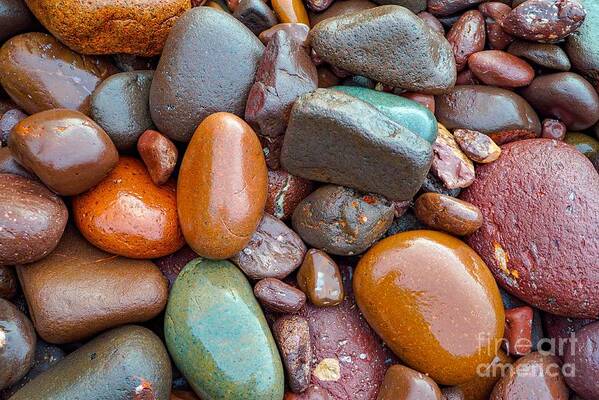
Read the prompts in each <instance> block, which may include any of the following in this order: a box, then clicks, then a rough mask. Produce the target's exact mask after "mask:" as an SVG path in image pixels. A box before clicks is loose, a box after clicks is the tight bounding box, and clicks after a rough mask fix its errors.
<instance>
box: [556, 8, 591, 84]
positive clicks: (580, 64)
mask: <svg viewBox="0 0 599 400" xmlns="http://www.w3.org/2000/svg"><path fill="white" fill-rule="evenodd" d="M579 2H580V3H581V4H582V5H583V7H584V9H585V11H586V13H587V16H586V18H585V21H584V22H583V23H582V25H581V26H580V28H579V29H578V30H577V31H576V32H574V33H572V34H571V35H570V36H568V38H567V39H566V44H565V46H564V49H565V50H566V52H567V53H568V57H569V58H570V61H571V62H572V65H573V66H574V68H575V69H576V70H578V71H580V72H581V73H582V74H583V75H584V76H586V77H587V78H589V79H590V80H591V82H592V83H593V84H594V86H595V88H599V43H598V42H597V40H596V38H597V36H598V35H599V3H597V2H596V1H593V0H579Z"/></svg>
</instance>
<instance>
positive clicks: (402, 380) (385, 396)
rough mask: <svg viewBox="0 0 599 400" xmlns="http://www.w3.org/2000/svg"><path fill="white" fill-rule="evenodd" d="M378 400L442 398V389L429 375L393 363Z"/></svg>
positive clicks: (430, 399)
mask: <svg viewBox="0 0 599 400" xmlns="http://www.w3.org/2000/svg"><path fill="white" fill-rule="evenodd" d="M376 400H441V390H440V389H439V386H437V384H436V383H435V381H433V380H432V379H431V378H429V377H428V376H426V375H424V374H421V373H420V372H418V371H414V370H413V369H411V368H408V367H404V366H403V365H392V366H390V367H389V369H388V370H387V372H386V373H385V379H384V380H383V383H382V384H381V389H380V391H379V395H378V397H377V398H376Z"/></svg>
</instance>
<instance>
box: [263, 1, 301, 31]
mask: <svg viewBox="0 0 599 400" xmlns="http://www.w3.org/2000/svg"><path fill="white" fill-rule="evenodd" d="M271 4H272V8H273V9H274V10H275V13H277V16H278V17H279V21H281V22H283V23H296V24H304V25H310V19H309V17H308V12H307V11H306V7H304V3H303V2H302V1H301V0H272V1H271Z"/></svg>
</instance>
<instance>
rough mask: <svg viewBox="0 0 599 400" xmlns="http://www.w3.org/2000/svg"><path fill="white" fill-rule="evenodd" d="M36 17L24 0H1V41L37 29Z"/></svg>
mask: <svg viewBox="0 0 599 400" xmlns="http://www.w3.org/2000/svg"><path fill="white" fill-rule="evenodd" d="M37 25H38V24H37V23H36V21H35V18H34V17H33V15H32V14H31V11H29V8H27V5H26V4H25V1H23V0H2V1H0V27H1V28H0V43H3V42H4V41H6V40H8V39H10V38H11V37H13V36H15V35H17V34H19V33H22V32H30V31H33V30H35V29H36V27H37Z"/></svg>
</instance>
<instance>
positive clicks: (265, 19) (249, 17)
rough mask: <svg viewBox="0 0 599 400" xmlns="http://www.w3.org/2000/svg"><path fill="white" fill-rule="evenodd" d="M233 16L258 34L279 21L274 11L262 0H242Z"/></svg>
mask: <svg viewBox="0 0 599 400" xmlns="http://www.w3.org/2000/svg"><path fill="white" fill-rule="evenodd" d="M233 16H234V17H235V18H237V19H238V20H239V21H241V23H242V24H244V25H245V26H247V27H248V29H249V30H250V31H252V32H253V33H254V35H256V36H258V35H259V34H260V32H262V31H265V30H267V29H268V28H270V27H272V26H274V25H276V24H277V22H278V21H277V16H276V15H275V13H274V11H273V10H271V9H270V7H268V5H267V4H266V3H264V2H263V1H262V0H241V1H240V2H239V5H238V6H237V8H236V9H235V12H234V13H233Z"/></svg>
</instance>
